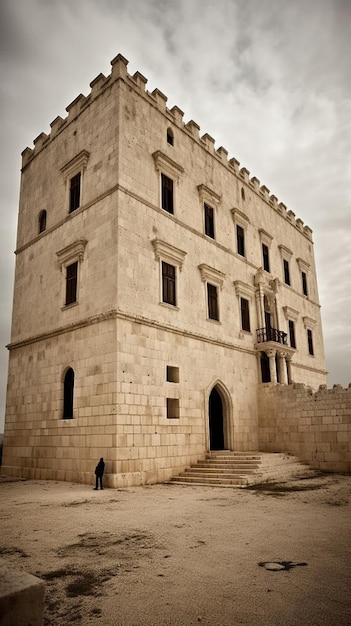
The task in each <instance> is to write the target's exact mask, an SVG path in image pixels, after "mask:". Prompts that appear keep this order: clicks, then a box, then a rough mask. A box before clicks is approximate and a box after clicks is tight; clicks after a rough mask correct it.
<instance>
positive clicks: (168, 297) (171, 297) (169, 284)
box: [162, 261, 177, 306]
mask: <svg viewBox="0 0 351 626" xmlns="http://www.w3.org/2000/svg"><path fill="white" fill-rule="evenodd" d="M162 302H166V303H167V304H172V305H173V306H176V305H177V298H176V268H175V267H174V265H171V264H170V263H166V261H162Z"/></svg>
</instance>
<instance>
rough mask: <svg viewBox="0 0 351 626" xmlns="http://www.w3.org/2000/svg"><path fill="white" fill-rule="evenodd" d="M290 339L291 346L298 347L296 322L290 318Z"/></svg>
mask: <svg viewBox="0 0 351 626" xmlns="http://www.w3.org/2000/svg"><path fill="white" fill-rule="evenodd" d="M289 339H290V346H291V348H296V340H295V324H294V322H293V320H289Z"/></svg>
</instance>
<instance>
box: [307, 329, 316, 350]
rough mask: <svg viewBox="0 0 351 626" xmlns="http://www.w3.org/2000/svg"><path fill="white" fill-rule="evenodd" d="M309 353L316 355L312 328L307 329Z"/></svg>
mask: <svg viewBox="0 0 351 626" xmlns="http://www.w3.org/2000/svg"><path fill="white" fill-rule="evenodd" d="M307 342H308V354H310V355H311V356H313V355H314V350H313V337H312V330H310V329H309V328H308V329H307Z"/></svg>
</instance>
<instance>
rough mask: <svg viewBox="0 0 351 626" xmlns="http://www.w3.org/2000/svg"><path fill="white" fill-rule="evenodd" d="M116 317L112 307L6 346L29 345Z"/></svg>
mask: <svg viewBox="0 0 351 626" xmlns="http://www.w3.org/2000/svg"><path fill="white" fill-rule="evenodd" d="M116 317H117V311H116V310H115V309H112V310H111V311H108V312H107V313H100V314H99V315H93V316H92V317H86V318H85V319H82V320H79V321H78V322H72V323H71V324H67V325H66V326H60V327H58V328H55V329H54V330H52V331H48V332H46V333H40V334H38V335H32V336H31V337H27V339H22V340H20V341H15V342H13V343H9V344H7V346H6V348H7V349H8V350H15V349H16V348H22V347H23V346H30V345H31V344H33V343H37V342H38V341H45V340H46V339H51V338H52V337H58V336H59V335H64V334H65V333H70V332H72V331H74V330H79V329H80V328H85V327H86V326H91V325H92V324H100V323H101V322H105V321H108V320H111V319H115V318H116Z"/></svg>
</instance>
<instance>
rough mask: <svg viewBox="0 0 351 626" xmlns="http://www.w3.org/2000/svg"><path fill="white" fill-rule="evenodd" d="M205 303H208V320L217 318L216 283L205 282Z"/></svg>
mask: <svg viewBox="0 0 351 626" xmlns="http://www.w3.org/2000/svg"><path fill="white" fill-rule="evenodd" d="M207 304H208V317H209V318H210V320H217V321H218V320H219V311H218V289H217V287H216V285H211V283H207Z"/></svg>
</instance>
